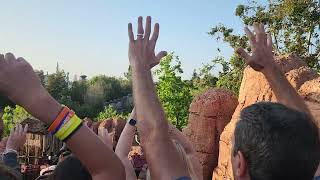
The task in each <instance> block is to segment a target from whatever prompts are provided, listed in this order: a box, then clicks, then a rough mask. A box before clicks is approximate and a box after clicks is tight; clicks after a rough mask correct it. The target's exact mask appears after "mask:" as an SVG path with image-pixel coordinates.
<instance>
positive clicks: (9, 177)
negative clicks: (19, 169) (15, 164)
mask: <svg viewBox="0 0 320 180" xmlns="http://www.w3.org/2000/svg"><path fill="white" fill-rule="evenodd" d="M0 177H1V179H3V180H18V179H19V178H18V176H17V175H16V174H15V173H14V172H13V171H12V170H10V169H9V168H7V167H6V166H3V165H1V164H0Z"/></svg>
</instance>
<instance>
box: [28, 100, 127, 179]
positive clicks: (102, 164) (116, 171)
mask: <svg viewBox="0 0 320 180" xmlns="http://www.w3.org/2000/svg"><path fill="white" fill-rule="evenodd" d="M61 108H62V106H61V105H60V104H59V103H58V102H57V101H56V100H54V99H53V98H52V97H51V96H43V97H42V98H41V100H39V102H38V103H37V104H32V105H31V106H27V107H26V109H27V110H28V111H29V112H30V113H31V114H32V115H34V116H35V117H36V118H39V119H40V120H42V121H44V122H45V123H46V124H51V123H52V122H53V121H54V119H55V118H56V117H57V115H58V114H59V112H60V110H61ZM84 143H85V145H84ZM66 144H67V145H68V147H69V148H70V149H71V151H72V152H73V153H74V154H75V155H76V156H77V157H78V158H79V160H80V161H81V162H82V163H83V164H84V165H85V166H86V167H87V168H88V170H89V171H90V173H91V175H92V177H99V178H103V177H105V178H110V179H124V178H125V177H124V168H123V165H122V163H121V162H120V160H119V159H118V157H117V156H116V155H115V153H114V152H113V151H112V150H110V149H108V148H107V147H106V146H105V144H104V143H103V142H102V141H101V140H100V139H99V138H98V137H97V135H96V134H94V133H93V132H92V131H91V130H90V129H89V128H88V127H86V126H82V127H80V128H79V129H78V131H77V132H76V133H74V134H73V136H71V137H70V139H68V140H67V142H66ZM91 152H95V153H91ZM101 154H105V155H104V156H100V155H101ZM99 178H96V179H99Z"/></svg>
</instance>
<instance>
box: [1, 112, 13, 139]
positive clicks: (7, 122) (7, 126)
mask: <svg viewBox="0 0 320 180" xmlns="http://www.w3.org/2000/svg"><path fill="white" fill-rule="evenodd" d="M3 112H4V114H3V116H2V120H3V135H2V137H5V136H8V135H9V134H10V130H11V129H12V128H14V125H15V123H14V122H13V109H12V108H11V107H10V106H7V107H5V108H4V111H3Z"/></svg>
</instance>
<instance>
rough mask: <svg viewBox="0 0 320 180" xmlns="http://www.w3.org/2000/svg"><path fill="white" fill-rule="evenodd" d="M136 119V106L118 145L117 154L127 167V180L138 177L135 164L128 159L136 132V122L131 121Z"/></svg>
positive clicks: (134, 179) (133, 179)
mask: <svg viewBox="0 0 320 180" xmlns="http://www.w3.org/2000/svg"><path fill="white" fill-rule="evenodd" d="M131 119H132V120H131ZM136 119H137V118H136V111H135V108H133V110H132V112H131V115H130V118H129V121H128V122H127V124H126V126H125V127H124V129H123V131H122V133H121V135H120V138H119V141H118V143H117V147H116V154H117V156H118V157H119V158H120V160H121V161H122V164H123V166H124V168H125V171H126V179H127V180H136V179H137V177H136V174H135V171H134V168H133V165H132V163H131V162H130V161H129V159H128V154H129V152H130V150H131V147H132V142H133V138H134V135H135V132H136V127H135V126H134V124H130V121H131V123H134V122H135V120H136Z"/></svg>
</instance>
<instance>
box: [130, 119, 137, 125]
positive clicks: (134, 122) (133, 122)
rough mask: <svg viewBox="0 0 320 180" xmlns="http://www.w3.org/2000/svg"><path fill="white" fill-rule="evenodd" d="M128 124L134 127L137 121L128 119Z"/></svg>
mask: <svg viewBox="0 0 320 180" xmlns="http://www.w3.org/2000/svg"><path fill="white" fill-rule="evenodd" d="M129 124H130V125H131V126H136V124H137V121H136V120H134V119H130V120H129Z"/></svg>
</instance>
